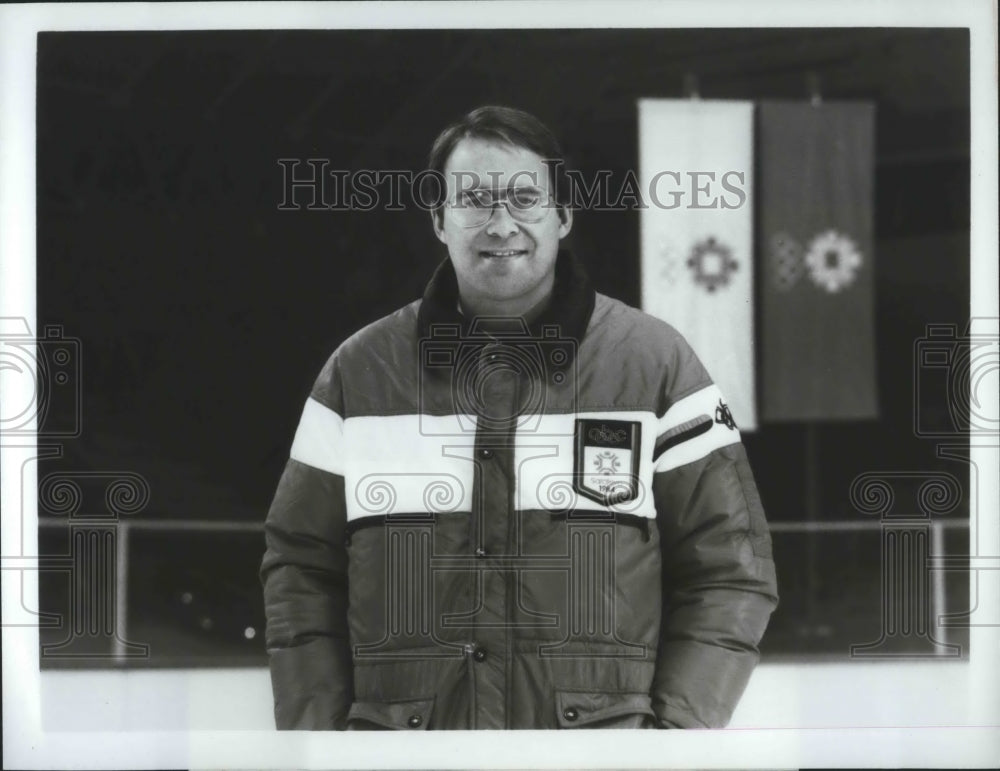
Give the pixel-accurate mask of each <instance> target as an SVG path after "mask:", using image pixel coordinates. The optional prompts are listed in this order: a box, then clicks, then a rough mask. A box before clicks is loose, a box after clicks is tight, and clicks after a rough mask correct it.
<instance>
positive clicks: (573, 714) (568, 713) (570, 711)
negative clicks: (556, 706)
mask: <svg viewBox="0 0 1000 771" xmlns="http://www.w3.org/2000/svg"><path fill="white" fill-rule="evenodd" d="M563 717H564V718H566V719H567V720H569V721H570V722H572V721H574V720H576V719H577V718H578V717H580V713H579V712H577V711H576V707H566V709H564V710H563Z"/></svg>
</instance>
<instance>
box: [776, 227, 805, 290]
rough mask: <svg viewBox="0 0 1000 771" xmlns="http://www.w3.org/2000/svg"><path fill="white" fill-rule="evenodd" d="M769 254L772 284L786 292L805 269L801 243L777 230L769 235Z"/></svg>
mask: <svg viewBox="0 0 1000 771" xmlns="http://www.w3.org/2000/svg"><path fill="white" fill-rule="evenodd" d="M770 255H771V277H772V279H773V280H774V286H775V288H776V289H777V290H778V291H779V292H787V291H788V290H789V289H791V288H792V287H793V286H795V285H796V284H797V283H798V281H799V279H800V278H802V273H803V272H804V271H805V263H804V262H803V261H802V245H801V244H800V243H799V242H798V241H796V240H795V239H794V238H792V236H791V235H790V234H788V233H785V232H783V231H779V232H777V233H775V234H774V235H773V236H771V249H770Z"/></svg>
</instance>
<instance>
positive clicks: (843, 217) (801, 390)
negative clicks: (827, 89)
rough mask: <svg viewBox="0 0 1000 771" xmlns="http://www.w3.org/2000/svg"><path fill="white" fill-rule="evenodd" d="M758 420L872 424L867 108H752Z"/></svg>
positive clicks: (870, 110) (871, 129)
mask: <svg viewBox="0 0 1000 771" xmlns="http://www.w3.org/2000/svg"><path fill="white" fill-rule="evenodd" d="M758 137H759V151H760V156H759V157H760V166H759V170H760V176H759V185H760V186H759V190H760V198H759V200H758V206H759V211H760V213H761V218H760V222H761V231H760V244H761V246H762V250H763V253H762V259H761V270H762V275H763V279H762V287H761V306H762V307H761V322H762V329H763V332H762V334H763V341H762V369H763V376H762V393H761V400H760V401H761V408H762V410H761V411H762V414H763V419H764V420H771V421H792V420H857V419H864V418H875V417H877V415H878V403H877V387H876V375H875V290H874V286H875V283H874V260H875V255H874V250H873V235H872V220H873V211H872V209H873V177H874V173H873V169H874V161H873V157H874V140H875V107H874V105H873V104H871V103H863V102H836V103H822V104H810V103H803V102H766V101H765V102H761V103H760V105H759V108H758Z"/></svg>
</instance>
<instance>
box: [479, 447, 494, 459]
mask: <svg viewBox="0 0 1000 771" xmlns="http://www.w3.org/2000/svg"><path fill="white" fill-rule="evenodd" d="M479 457H480V458H486V459H487V460H489V459H490V458H492V457H493V450H491V449H489V448H488V447H484V448H483V449H482V450H480V451H479Z"/></svg>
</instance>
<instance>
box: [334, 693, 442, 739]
mask: <svg viewBox="0 0 1000 771" xmlns="http://www.w3.org/2000/svg"><path fill="white" fill-rule="evenodd" d="M433 710H434V697H433V696H432V697H430V698H427V699H409V700H407V701H356V702H354V703H353V704H352V705H351V710H350V712H348V713H347V723H348V725H350V724H351V721H354V720H358V721H364V722H367V723H374V724H375V725H377V726H381V727H382V728H391V729H399V730H406V731H423V730H426V728H427V724H428V723H430V722H431V713H432V712H433Z"/></svg>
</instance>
